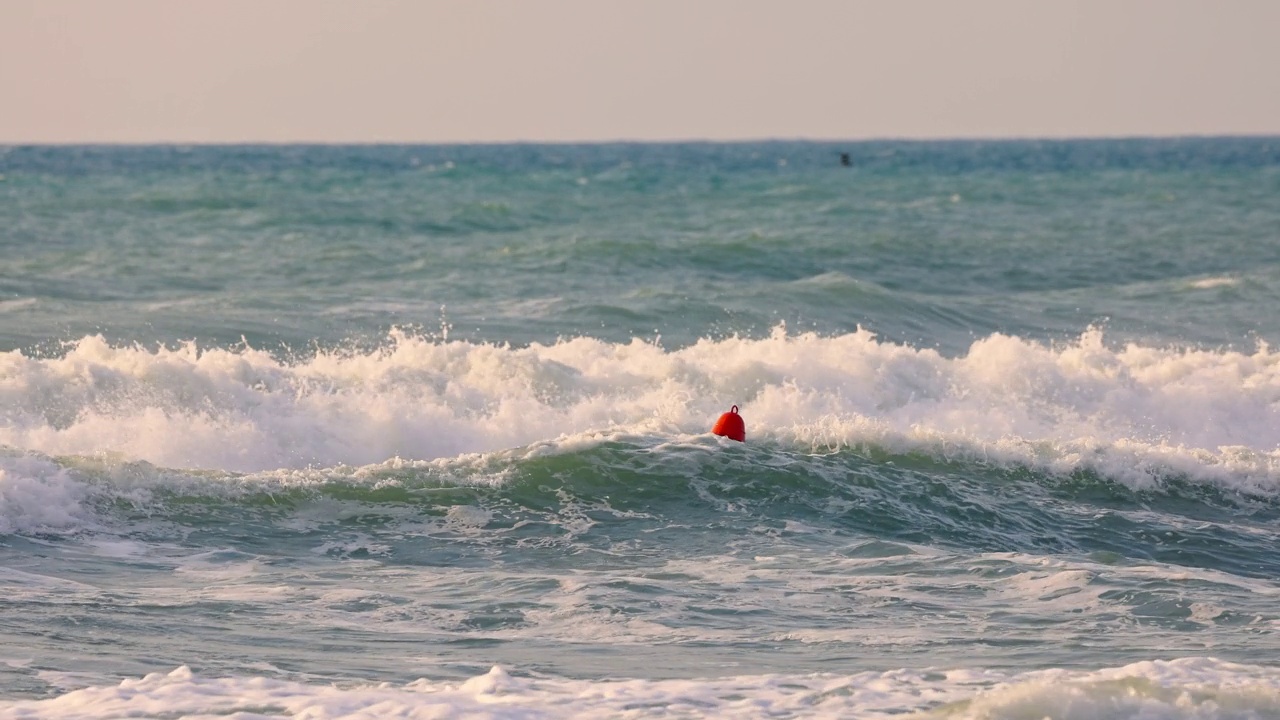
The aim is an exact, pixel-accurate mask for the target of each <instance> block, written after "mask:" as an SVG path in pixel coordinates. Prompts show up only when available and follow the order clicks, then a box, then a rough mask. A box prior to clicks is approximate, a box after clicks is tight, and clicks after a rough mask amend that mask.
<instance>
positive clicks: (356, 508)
mask: <svg viewBox="0 0 1280 720" xmlns="http://www.w3.org/2000/svg"><path fill="white" fill-rule="evenodd" d="M841 153H848V154H849V155H850V159H851V161H852V165H851V167H845V166H843V165H842V164H841V162H840V154H841ZM1277 310H1280V139H1276V138H1218V139H1213V138H1206V139H1167V140H1145V139H1134V140H1107V141H1054V142H1048V141H1044V142H1030V141H1018V142H1014V141H1002V142H946V143H908V142H866V143H843V144H836V143H802V142H797V143H754V144H688V145H643V144H640V145H629V144H622V145H590V146H559V145H555V146H552V145H545V146H521V145H517V146H476V147H465V146H438V147H392V146H369V147H306V146H298V147H293V146H279V147H277V146H266V147H234V146H226V147H191V148H182V147H10V148H3V149H0V588H3V592H2V593H0V646H2V647H3V649H2V650H0V717H117V716H125V715H130V714H132V715H131V716H146V717H151V716H158V717H186V716H192V717H195V716H220V715H230V714H233V713H236V712H239V713H242V714H244V716H245V717H295V716H307V713H311V716H315V717H380V716H388V715H393V714H395V713H400V714H401V715H404V716H414V715H413V714H414V713H417V714H419V715H421V716H424V717H425V716H428V715H431V714H432V713H437V714H445V715H450V714H453V715H462V714H466V713H472V714H473V715H474V716H477V717H573V716H577V717H601V716H626V717H661V716H678V717H704V716H705V717H725V716H742V717H758V716H762V715H772V716H777V717H814V716H817V717H878V716H889V715H899V714H904V713H907V714H910V713H929V714H930V715H929V716H931V717H932V716H937V717H982V718H987V717H992V718H995V717H1010V718H1013V717H1046V716H1047V717H1054V718H1062V717H1080V718H1085V717H1090V718H1092V717H1188V718H1190V717H1195V718H1201V717H1204V718H1208V717H1232V718H1236V717H1238V718H1254V717H1280V665H1276V662H1275V658H1277V657H1280V634H1278V633H1277V628H1280V611H1278V610H1277V609H1276V607H1275V602H1274V600H1275V598H1276V597H1277V595H1280V580H1278V578H1280V560H1277V557H1278V556H1277V553H1276V552H1275V550H1276V548H1277V547H1280V545H1278V544H1277V541H1278V540H1280V531H1277V521H1278V520H1280V353H1278V352H1276V351H1274V350H1273V349H1272V347H1273V346H1274V345H1276V344H1277V341H1278V340H1280V319H1277V315H1278V313H1277ZM731 405H738V406H739V407H740V408H741V411H742V415H743V416H744V418H745V419H746V426H747V442H746V443H745V444H739V443H735V442H732V441H729V440H726V439H723V438H717V437H715V436H712V435H710V434H709V433H708V432H707V430H708V429H709V428H710V427H711V425H712V423H713V422H714V421H715V419H716V417H717V416H718V415H719V414H720V413H721V412H724V411H725V410H727V409H728V408H729V407H730V406H731ZM433 716H434V715H433Z"/></svg>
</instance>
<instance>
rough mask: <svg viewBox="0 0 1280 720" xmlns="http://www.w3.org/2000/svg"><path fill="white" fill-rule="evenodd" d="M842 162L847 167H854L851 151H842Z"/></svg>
mask: <svg viewBox="0 0 1280 720" xmlns="http://www.w3.org/2000/svg"><path fill="white" fill-rule="evenodd" d="M840 164H841V165H843V166H845V167H853V159H852V158H850V157H849V153H840Z"/></svg>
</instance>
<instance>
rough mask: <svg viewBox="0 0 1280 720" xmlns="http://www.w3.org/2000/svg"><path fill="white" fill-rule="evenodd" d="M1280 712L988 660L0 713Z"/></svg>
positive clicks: (203, 694) (1213, 690) (1241, 689)
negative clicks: (1011, 668)
mask: <svg viewBox="0 0 1280 720" xmlns="http://www.w3.org/2000/svg"><path fill="white" fill-rule="evenodd" d="M1277 712H1280V675H1278V674H1277V671H1276V670H1275V669H1269V668H1262V667H1257V666H1250V665H1239V664H1233V663H1226V662H1222V661H1219V660H1215V659H1212V658H1184V659H1179V660H1173V661H1149V662H1139V663H1134V664H1131V665H1127V666H1124V667H1120V668H1110V669H1104V670H1099V671H1093V672H1080V671H1067V670H1046V671H1038V672H1032V673H1027V674H1024V675H1014V676H1010V675H1005V674H1003V673H1000V672H995V671H984V670H952V671H946V670H941V671H938V670H933V671H922V672H916V671H908V670H896V671H889V672H866V673H859V674H856V675H851V676H840V675H827V674H819V675H761V676H743V677H729V678H719V679H705V680H610V681H578V680H553V679H535V678H530V677H518V676H513V675H512V674H510V673H509V672H508V671H507V670H506V669H504V668H502V667H497V666H495V667H493V668H492V669H490V670H489V671H488V672H487V673H484V674H482V675H478V676H476V677H472V678H470V679H467V680H465V681H462V682H437V681H429V680H417V681H415V682H412V683H409V684H407V685H401V686H394V685H390V684H386V683H383V684H378V685H370V686H354V687H337V686H333V685H326V686H319V685H308V684H304V683H299V682H294V681H289V680H279V679H274V678H268V677H222V678H219V677H207V676H204V675H201V674H198V673H195V672H193V671H192V670H191V669H190V668H188V667H180V668H178V669H176V670H174V671H172V672H169V673H153V674H150V675H147V676H145V677H142V678H138V679H131V680H125V681H123V682H121V683H120V684H119V685H117V686H103V687H87V688H83V689H79V690H73V691H71V692H67V693H65V694H63V695H60V696H58V697H54V698H50V699H45V700H25V701H22V700H20V701H6V702H0V719H3V718H30V717H41V718H48V719H49V720H56V719H58V718H99V717H137V716H148V717H151V716H164V717H170V716H173V717H177V716H182V717H225V716H231V715H234V716H235V717H254V718H263V719H264V720H265V719H267V718H290V717H308V718H348V719H352V720H355V719H357V718H385V717H405V718H428V717H464V716H465V717H468V718H508V719H509V718H598V717H628V718H649V717H689V718H700V717H709V718H710V717H714V718H757V717H777V718H791V717H805V718H847V717H863V718H887V717H904V716H906V717H921V718H923V717H931V718H932V717H945V718H985V719H990V720H999V719H1000V718H1011V719H1012V718H1031V717H1034V718H1040V717H1052V718H1055V719H1058V720H1085V719H1088V720H1108V719H1111V718H1135V717H1141V718H1148V717H1149V718H1171V719H1172V718H1179V719H1181V718H1185V719H1187V720H1192V719H1200V718H1204V719H1208V718H1214V719H1231V718H1239V719H1240V720H1244V719H1245V718H1259V717H1273V716H1274V715H1275V714H1276V713H1277Z"/></svg>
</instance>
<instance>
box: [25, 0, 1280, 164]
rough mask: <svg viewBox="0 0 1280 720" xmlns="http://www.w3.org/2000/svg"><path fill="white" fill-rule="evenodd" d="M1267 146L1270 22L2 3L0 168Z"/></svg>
mask: <svg viewBox="0 0 1280 720" xmlns="http://www.w3.org/2000/svg"><path fill="white" fill-rule="evenodd" d="M1174 134H1280V0H1203V1H1195V0H1079V1H1076V2H1069V1H1067V0H937V1H929V0H785V1H784V0H778V1H776V2H763V1H756V0H629V1H626V2H624V1H622V0H507V1H502V0H458V1H456V2H455V1H452V0H438V1H437V0H420V1H414V0H399V1H397V0H350V1H345V2H336V1H332V0H111V1H110V2H106V1H101V0H0V142H163V141H173V142H227V141H266V142H279V141H324V142H386V141H401V142H458V141H511V140H532V141H539V140H546V141H566V140H608V139H635V140H661V139H725V140H728V139H756V138H827V139H857V138H886V137H913V138H917V137H919V138H925V137H928V138H934V137H1009V136H1021V137H1025V136H1048V137H1063V136H1114V135H1174Z"/></svg>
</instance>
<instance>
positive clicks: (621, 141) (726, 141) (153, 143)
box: [0, 131, 1280, 148]
mask: <svg viewBox="0 0 1280 720" xmlns="http://www.w3.org/2000/svg"><path fill="white" fill-rule="evenodd" d="M1227 139H1232V140H1270V139H1278V140H1280V131H1276V132H1262V133H1254V132H1239V133H1236V132H1222V133H1216V132H1215V133H1170V134H1151V135H1141V134H1129V133H1119V134H1115V135H1053V134H1044V135H1035V134H1027V135H954V136H942V135H940V136H936V137H918V136H914V137H913V136H892V135H885V136H875V137H860V138H827V137H784V136H772V137H747V138H721V139H712V138H696V137H690V138H667V139H636V138H614V139H583V140H533V139H523V140H307V139H300V140H251V139H244V140H35V141H32V140H4V139H0V147H3V148H14V147H236V146H238V147H253V146H257V147H267V146H273V147H394V146H417V147H424V146H436V147H446V146H494V147H500V146H534V145H561V146H571V145H751V144H768V143H779V144H781V143H793V144H803V143H809V144H814V145H829V144H837V143H850V144H869V143H920V144H927V143H953V142H1080V141H1091V140H1092V141H1124V140H1227Z"/></svg>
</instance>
